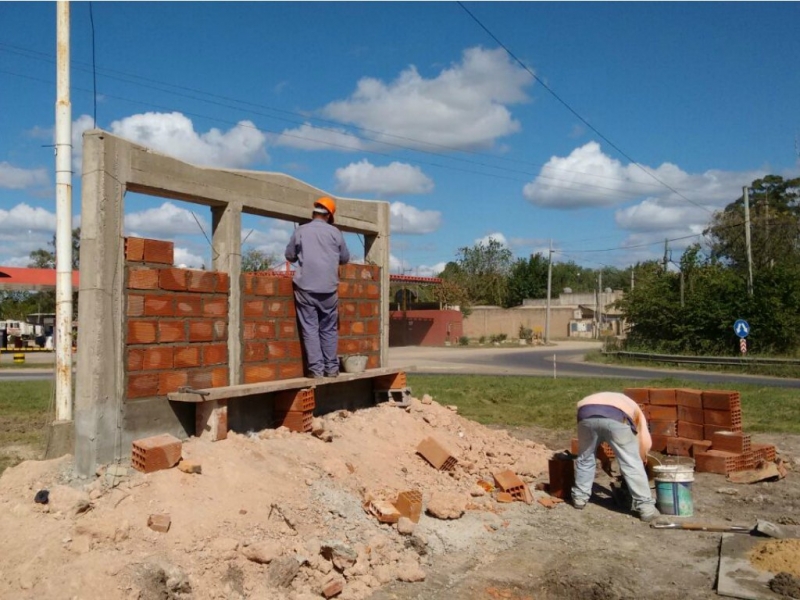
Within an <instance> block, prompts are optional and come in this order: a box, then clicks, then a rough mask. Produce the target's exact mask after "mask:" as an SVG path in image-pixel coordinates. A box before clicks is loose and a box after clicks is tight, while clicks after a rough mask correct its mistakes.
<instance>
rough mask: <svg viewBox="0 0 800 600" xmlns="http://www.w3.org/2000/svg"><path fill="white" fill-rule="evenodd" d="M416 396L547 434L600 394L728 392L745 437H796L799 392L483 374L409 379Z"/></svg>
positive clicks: (482, 419)
mask: <svg viewBox="0 0 800 600" xmlns="http://www.w3.org/2000/svg"><path fill="white" fill-rule="evenodd" d="M408 379H409V386H410V387H411V388H412V390H413V391H414V395H415V396H417V397H420V396H422V394H430V395H431V396H433V397H434V399H435V400H436V401H437V402H439V403H440V404H455V405H456V406H458V412H459V414H460V415H462V416H464V417H467V418H469V419H474V420H475V421H478V422H479V423H483V424H485V425H489V424H492V425H505V426H526V425H536V426H539V427H544V428H546V429H554V430H559V429H571V428H573V427H575V403H576V402H577V401H578V400H580V399H581V398H583V397H584V396H588V395H589V394H592V393H595V392H600V391H622V389H623V388H626V387H660V388H671V387H675V388H678V387H685V388H695V389H721V388H723V387H724V388H725V389H733V390H736V391H738V392H740V393H741V395H742V422H743V425H744V429H745V431H747V432H773V433H800V390H797V389H786V388H771V387H763V386H756V385H735V386H720V385H719V384H707V385H706V384H698V383H696V382H688V381H681V380H680V379H674V378H661V379H652V380H623V379H605V378H578V377H572V378H561V379H548V378H545V377H518V376H504V375H496V376H485V375H418V374H413V373H412V374H409V375H408Z"/></svg>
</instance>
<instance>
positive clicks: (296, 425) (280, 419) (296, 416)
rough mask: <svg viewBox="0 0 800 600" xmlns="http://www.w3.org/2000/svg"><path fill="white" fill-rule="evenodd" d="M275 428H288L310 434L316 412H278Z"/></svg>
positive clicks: (276, 413)
mask: <svg viewBox="0 0 800 600" xmlns="http://www.w3.org/2000/svg"><path fill="white" fill-rule="evenodd" d="M274 414H275V421H274V423H275V427H286V428H287V429H289V430H291V431H296V432H297V433H308V432H310V431H311V422H312V421H313V419H314V411H313V410H308V411H303V410H290V411H282V412H281V411H276V412H275V413H274Z"/></svg>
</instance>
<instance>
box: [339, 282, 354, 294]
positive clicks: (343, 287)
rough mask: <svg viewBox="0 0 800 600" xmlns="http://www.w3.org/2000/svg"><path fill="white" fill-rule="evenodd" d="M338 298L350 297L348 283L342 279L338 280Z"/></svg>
mask: <svg viewBox="0 0 800 600" xmlns="http://www.w3.org/2000/svg"><path fill="white" fill-rule="evenodd" d="M339 298H352V295H351V292H350V284H349V283H346V282H344V281H340V282H339Z"/></svg>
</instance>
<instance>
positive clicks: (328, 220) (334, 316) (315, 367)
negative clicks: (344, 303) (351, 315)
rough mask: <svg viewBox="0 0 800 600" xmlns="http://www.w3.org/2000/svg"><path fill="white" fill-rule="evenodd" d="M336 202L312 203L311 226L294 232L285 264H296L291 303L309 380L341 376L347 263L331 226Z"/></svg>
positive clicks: (338, 235)
mask: <svg viewBox="0 0 800 600" xmlns="http://www.w3.org/2000/svg"><path fill="white" fill-rule="evenodd" d="M335 214H336V201H335V200H334V199H333V198H330V197H329V196H323V197H321V198H319V199H317V201H316V202H314V208H313V211H312V213H311V216H312V218H311V221H310V222H308V223H306V224H304V225H301V226H300V227H298V228H297V229H295V230H294V233H293V234H292V237H291V239H290V240H289V243H288V244H287V246H286V251H285V253H284V254H285V256H286V260H288V261H289V262H291V263H297V269H296V271H295V273H294V299H295V305H296V308H297V320H298V323H299V324H300V333H301V336H302V339H303V347H304V349H305V354H306V361H307V364H308V373H307V376H308V377H312V378H314V379H322V378H323V377H336V376H338V375H339V359H338V356H337V347H338V345H339V330H338V320H339V265H343V264H346V263H347V262H348V261H349V260H350V251H349V250H348V249H347V244H346V243H345V241H344V236H342V232H341V231H339V230H338V229H337V228H336V227H334V226H333V219H334V215H335Z"/></svg>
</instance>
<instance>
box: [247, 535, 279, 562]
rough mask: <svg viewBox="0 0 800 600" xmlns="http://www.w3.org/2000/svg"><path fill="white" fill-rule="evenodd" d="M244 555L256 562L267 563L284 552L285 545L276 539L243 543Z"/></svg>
mask: <svg viewBox="0 0 800 600" xmlns="http://www.w3.org/2000/svg"><path fill="white" fill-rule="evenodd" d="M240 551H241V553H242V555H243V556H244V557H245V558H246V559H247V560H251V561H253V562H254V563H258V564H260V565H267V564H269V563H271V562H272V561H273V560H275V559H276V558H280V556H281V554H282V553H283V545H282V544H280V543H279V542H276V541H271V540H270V541H262V542H254V543H248V544H244V545H242V547H241V548H240Z"/></svg>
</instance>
